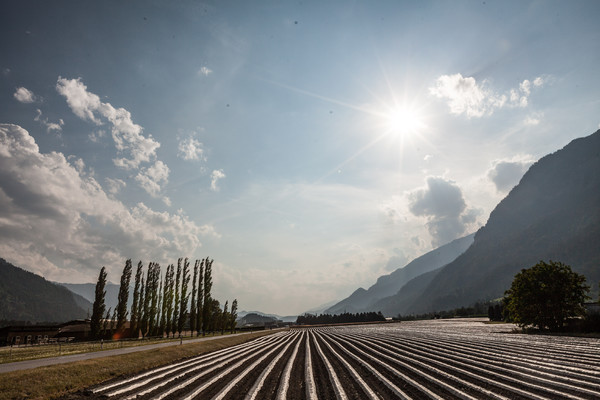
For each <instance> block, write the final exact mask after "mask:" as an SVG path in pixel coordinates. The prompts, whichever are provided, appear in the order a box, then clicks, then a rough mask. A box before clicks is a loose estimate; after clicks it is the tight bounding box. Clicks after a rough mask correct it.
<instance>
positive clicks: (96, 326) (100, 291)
mask: <svg viewBox="0 0 600 400" xmlns="http://www.w3.org/2000/svg"><path fill="white" fill-rule="evenodd" d="M105 286H106V268H105V267H102V269H101V270H100V274H99V275H98V282H97V283H96V293H95V297H94V305H93V308H92V318H91V320H90V330H91V332H90V333H91V336H92V337H93V338H99V337H100V335H101V331H102V317H103V316H104V311H105V309H106V304H105V303H104V298H105V296H106V290H104V287H105Z"/></svg>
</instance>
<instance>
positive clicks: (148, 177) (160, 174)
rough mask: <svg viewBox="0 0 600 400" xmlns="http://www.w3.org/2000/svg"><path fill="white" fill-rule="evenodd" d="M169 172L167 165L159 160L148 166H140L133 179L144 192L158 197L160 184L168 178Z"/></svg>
mask: <svg viewBox="0 0 600 400" xmlns="http://www.w3.org/2000/svg"><path fill="white" fill-rule="evenodd" d="M169 172H170V171H169V167H167V165H166V164H165V163H163V162H162V161H160V160H159V161H157V162H155V163H154V165H152V166H150V167H148V168H142V170H141V171H140V172H139V173H138V174H137V175H136V177H135V180H136V181H137V182H138V183H139V184H140V186H141V187H142V188H143V189H144V190H145V191H146V192H148V193H149V194H151V195H152V196H154V197H158V195H159V194H160V190H161V184H162V183H166V182H167V181H168V180H169Z"/></svg>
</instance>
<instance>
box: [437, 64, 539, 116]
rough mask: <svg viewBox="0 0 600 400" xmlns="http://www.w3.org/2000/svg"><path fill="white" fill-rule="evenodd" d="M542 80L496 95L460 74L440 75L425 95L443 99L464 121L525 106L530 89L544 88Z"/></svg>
mask: <svg viewBox="0 0 600 400" xmlns="http://www.w3.org/2000/svg"><path fill="white" fill-rule="evenodd" d="M545 81H546V79H545V78H543V77H537V78H535V79H534V80H533V82H531V81H530V80H528V79H525V80H524V81H523V82H521V83H520V84H519V86H518V88H513V89H510V90H509V91H508V93H498V92H496V91H494V90H493V89H491V88H489V84H488V82H487V81H486V80H484V81H482V82H480V83H478V82H477V81H476V79H475V78H473V77H463V76H462V74H454V75H442V76H440V77H439V78H438V79H437V80H436V83H435V86H433V87H431V88H429V93H431V94H432V95H434V96H436V97H437V98H440V99H445V100H446V101H447V102H448V106H449V107H450V112H451V113H453V114H465V115H466V116H467V117H468V118H471V117H483V116H485V115H491V114H493V113H494V111H495V110H497V109H501V108H504V107H511V108H514V107H522V108H524V107H527V105H528V104H529V96H530V95H531V90H532V88H539V87H541V86H543V85H544V83H545Z"/></svg>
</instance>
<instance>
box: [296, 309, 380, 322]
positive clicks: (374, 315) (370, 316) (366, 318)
mask: <svg viewBox="0 0 600 400" xmlns="http://www.w3.org/2000/svg"><path fill="white" fill-rule="evenodd" d="M376 321H385V317H384V316H383V314H381V312H373V311H371V312H363V313H356V314H351V313H343V314H335V315H331V314H321V315H313V314H304V315H299V316H298V319H297V320H296V323H297V324H300V325H322V324H343V323H349V322H376Z"/></svg>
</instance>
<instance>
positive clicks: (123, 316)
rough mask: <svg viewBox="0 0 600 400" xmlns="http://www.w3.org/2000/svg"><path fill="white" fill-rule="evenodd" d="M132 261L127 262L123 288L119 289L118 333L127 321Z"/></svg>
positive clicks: (123, 276)
mask: <svg viewBox="0 0 600 400" xmlns="http://www.w3.org/2000/svg"><path fill="white" fill-rule="evenodd" d="M131 271H132V267H131V259H129V260H127V261H125V268H123V274H122V275H121V287H120V288H119V302H118V304H117V308H116V311H117V331H119V330H121V329H122V328H123V325H125V321H126V320H127V300H129V282H130V281H131Z"/></svg>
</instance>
